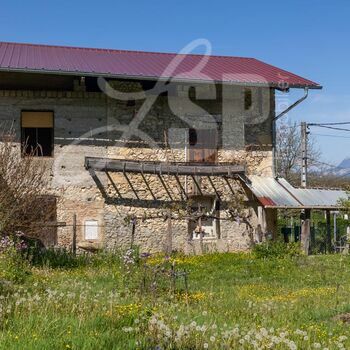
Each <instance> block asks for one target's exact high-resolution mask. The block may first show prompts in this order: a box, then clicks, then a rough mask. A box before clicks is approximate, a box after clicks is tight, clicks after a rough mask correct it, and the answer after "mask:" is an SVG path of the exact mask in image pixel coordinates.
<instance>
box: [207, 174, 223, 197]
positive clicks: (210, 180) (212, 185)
mask: <svg viewBox="0 0 350 350" xmlns="http://www.w3.org/2000/svg"><path fill="white" fill-rule="evenodd" d="M207 177H208V180H209V182H210V185H211V187H213V189H214V191H215V194H216V197H217V198H218V199H219V200H221V197H220V193H219V192H218V191H217V189H216V187H215V185H214V182H213V180H212V179H211V177H210V176H207Z"/></svg>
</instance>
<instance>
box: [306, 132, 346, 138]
mask: <svg viewBox="0 0 350 350" xmlns="http://www.w3.org/2000/svg"><path fill="white" fill-rule="evenodd" d="M312 135H316V136H326V137H335V138H340V139H341V138H343V139H350V136H344V135H331V134H317V133H314V132H313V133H312Z"/></svg>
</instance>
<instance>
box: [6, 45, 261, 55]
mask: <svg viewBox="0 0 350 350" xmlns="http://www.w3.org/2000/svg"><path fill="white" fill-rule="evenodd" d="M1 44H9V45H20V46H34V47H51V48H61V49H72V50H89V51H104V52H120V53H123V52H127V53H140V54H151V55H152V54H154V55H183V56H196V57H197V56H198V57H201V56H209V57H218V58H237V59H243V60H258V59H256V58H254V57H243V56H229V55H205V54H195V53H189V54H185V53H176V52H160V51H142V50H124V49H107V48H98V47H83V46H71V45H52V44H36V43H35V44H33V43H20V42H11V41H0V45H1Z"/></svg>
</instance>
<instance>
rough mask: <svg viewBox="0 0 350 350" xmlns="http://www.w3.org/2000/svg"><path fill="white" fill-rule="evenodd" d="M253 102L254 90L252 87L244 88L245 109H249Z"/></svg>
mask: <svg viewBox="0 0 350 350" xmlns="http://www.w3.org/2000/svg"><path fill="white" fill-rule="evenodd" d="M252 104H253V97H252V90H251V89H245V90H244V109H245V110H246V111H247V110H249V109H250V108H251V107H252Z"/></svg>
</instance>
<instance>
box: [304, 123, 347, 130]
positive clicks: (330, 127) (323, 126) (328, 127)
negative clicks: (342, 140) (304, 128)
mask: <svg viewBox="0 0 350 350" xmlns="http://www.w3.org/2000/svg"><path fill="white" fill-rule="evenodd" d="M308 125H309V126H310V124H308ZM311 126H318V127H319V128H326V129H332V130H340V131H350V129H345V128H335V127H333V126H326V125H311Z"/></svg>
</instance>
